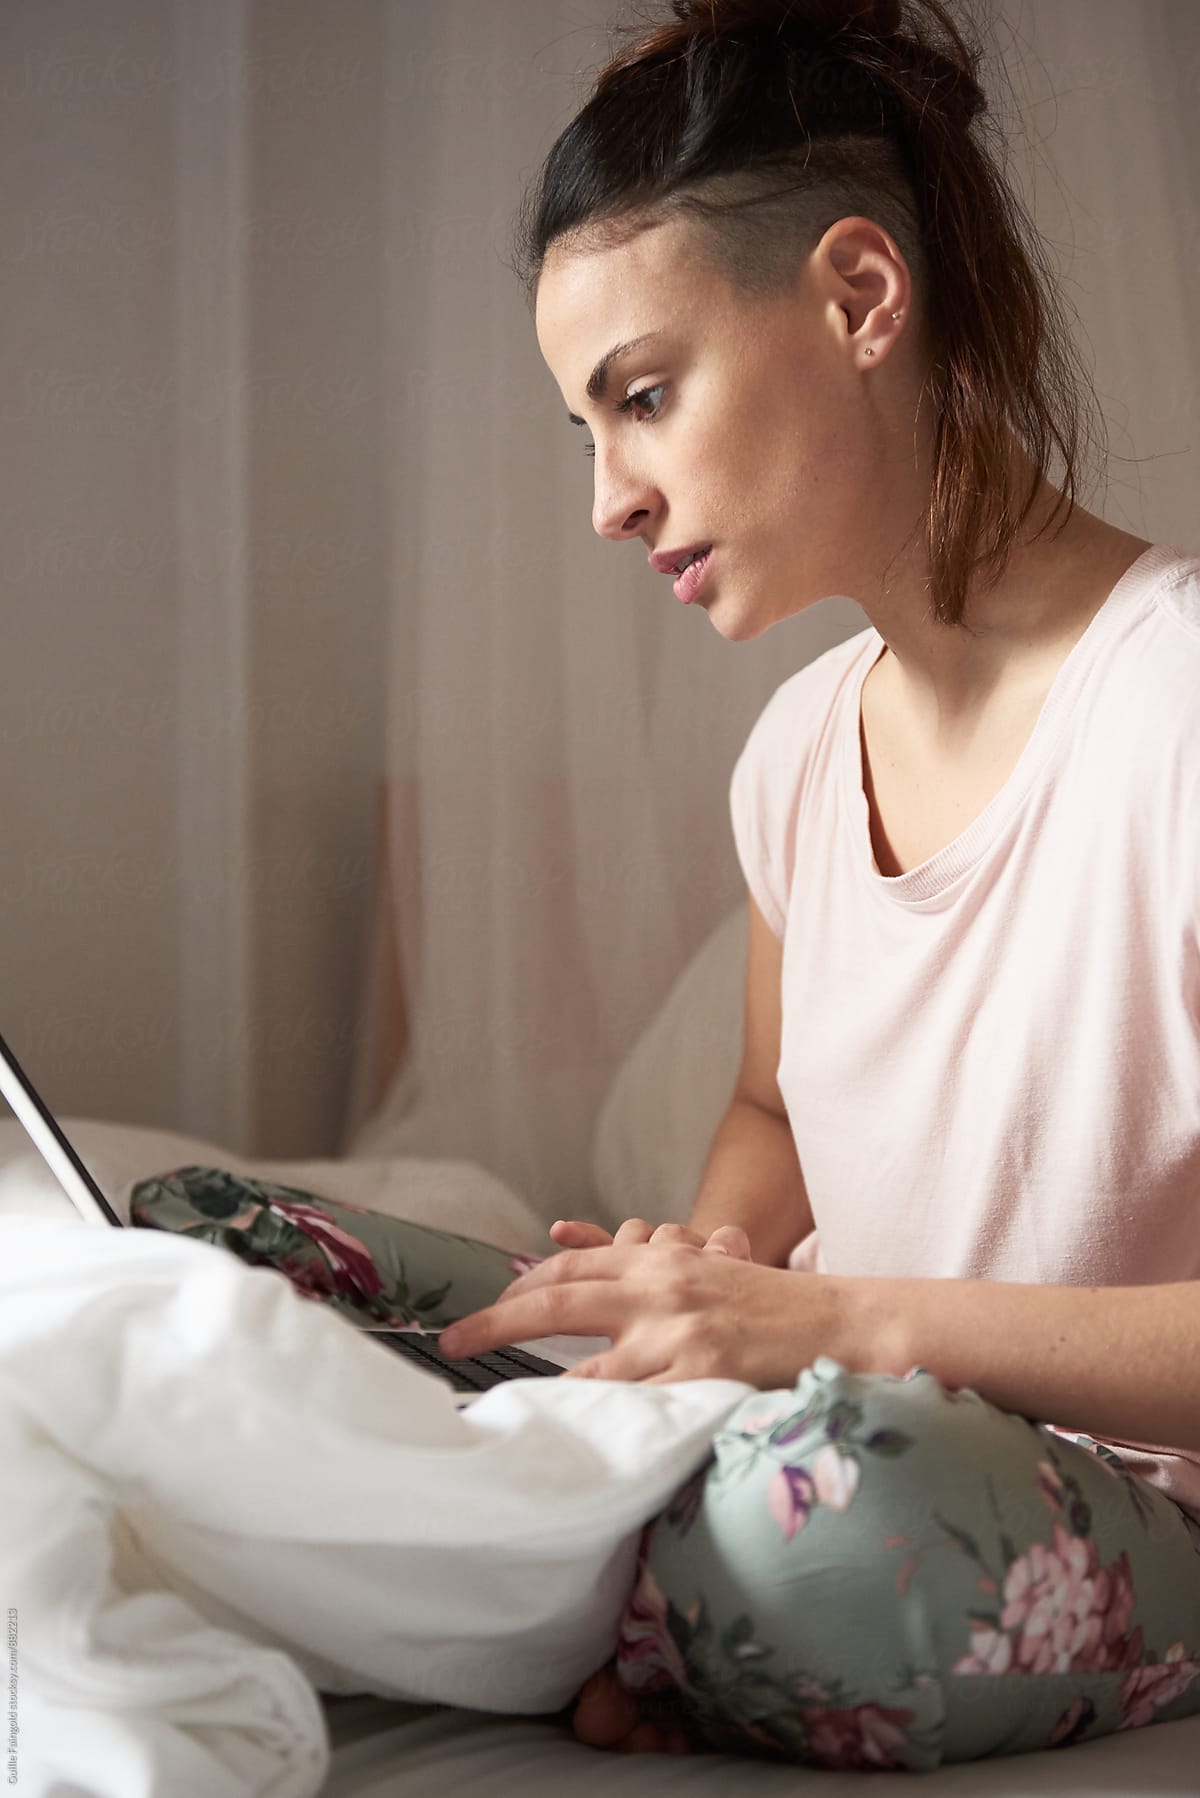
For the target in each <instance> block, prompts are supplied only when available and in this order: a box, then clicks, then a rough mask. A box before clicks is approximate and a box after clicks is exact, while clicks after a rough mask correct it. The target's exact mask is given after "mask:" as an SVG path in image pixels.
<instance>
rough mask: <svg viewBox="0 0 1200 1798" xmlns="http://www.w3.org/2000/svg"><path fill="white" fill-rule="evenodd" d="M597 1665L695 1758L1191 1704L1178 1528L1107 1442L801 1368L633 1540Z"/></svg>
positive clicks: (944, 1747) (1192, 1643)
mask: <svg viewBox="0 0 1200 1798" xmlns="http://www.w3.org/2000/svg"><path fill="white" fill-rule="evenodd" d="M617 1669H618V1673H619V1676H620V1678H621V1680H622V1683H623V1684H624V1685H626V1686H627V1687H629V1688H630V1689H631V1690H634V1691H637V1692H641V1693H645V1694H647V1696H648V1702H649V1706H650V1707H651V1708H652V1709H654V1710H656V1711H658V1712H659V1713H662V1712H666V1713H668V1714H670V1715H673V1716H675V1717H682V1720H683V1721H684V1722H685V1723H686V1724H687V1726H688V1728H689V1730H690V1731H691V1733H692V1734H693V1736H694V1737H697V1738H699V1739H700V1740H702V1741H703V1742H705V1743H706V1744H707V1745H708V1746H710V1747H712V1748H718V1749H722V1750H725V1751H729V1750H735V1751H736V1750H740V1751H742V1752H746V1751H750V1752H758V1753H760V1754H766V1755H769V1756H772V1757H775V1758H779V1759H782V1760H788V1761H795V1760H798V1761H806V1762H809V1763H811V1764H816V1765H820V1766H825V1767H842V1768H845V1767H860V1768H869V1767H893V1768H907V1769H910V1770H913V1771H927V1770H929V1769H931V1768H934V1767H936V1766H938V1765H940V1764H941V1763H942V1762H945V1761H965V1760H975V1759H979V1758H981V1757H984V1756H991V1755H1002V1754H1019V1753H1022V1752H1025V1751H1028V1750H1032V1749H1044V1748H1048V1747H1060V1746H1066V1745H1067V1744H1069V1743H1071V1742H1076V1741H1081V1740H1084V1739H1087V1738H1089V1737H1094V1736H1101V1735H1106V1734H1108V1733H1110V1732H1112V1731H1115V1730H1121V1729H1134V1728H1138V1727H1139V1726H1141V1725H1142V1724H1146V1723H1152V1722H1155V1721H1158V1720H1166V1719H1169V1718H1174V1717H1182V1716H1186V1715H1187V1714H1189V1713H1190V1712H1194V1711H1200V1523H1197V1522H1195V1521H1194V1520H1193V1519H1192V1518H1191V1517H1189V1516H1188V1514H1187V1513H1185V1512H1184V1511H1183V1510H1182V1509H1181V1508H1180V1507H1179V1506H1178V1505H1176V1504H1173V1503H1172V1502H1171V1500H1170V1499H1168V1498H1167V1497H1165V1496H1164V1495H1163V1494H1162V1493H1160V1492H1159V1491H1157V1490H1156V1489H1155V1488H1153V1487H1151V1486H1149V1485H1148V1484H1147V1483H1146V1482H1145V1481H1144V1480H1141V1479H1139V1478H1137V1477H1136V1476H1134V1475H1133V1474H1132V1473H1130V1472H1129V1471H1128V1470H1127V1469H1126V1468H1125V1467H1124V1466H1123V1464H1122V1463H1121V1461H1120V1460H1119V1458H1118V1457H1117V1456H1116V1455H1115V1454H1114V1453H1113V1452H1112V1451H1111V1450H1110V1449H1107V1448H1104V1447H1102V1446H1100V1445H1099V1444H1096V1443H1094V1442H1091V1440H1090V1439H1089V1438H1086V1437H1081V1438H1078V1439H1072V1440H1068V1439H1066V1438H1064V1437H1061V1436H1058V1435H1056V1434H1055V1433H1054V1432H1053V1431H1051V1430H1049V1429H1047V1428H1045V1427H1044V1426H1043V1425H1040V1424H1037V1423H1035V1422H1032V1421H1031V1420H1029V1419H1027V1418H1024V1417H1018V1416H1014V1415H1012V1414H1010V1413H1008V1412H1004V1411H1000V1410H998V1409H997V1408H996V1407H995V1406H994V1405H990V1404H988V1403H987V1402H986V1401H985V1400H983V1399H981V1398H980V1397H979V1396H978V1395H977V1394H976V1393H974V1392H970V1391H966V1390H963V1391H958V1392H950V1391H947V1390H946V1389H945V1388H944V1387H942V1386H941V1385H940V1384H939V1382H938V1381H937V1380H936V1379H935V1378H934V1376H933V1375H932V1374H931V1373H928V1372H926V1371H924V1370H923V1369H914V1370H913V1371H912V1372H911V1373H910V1374H908V1375H907V1376H905V1377H904V1378H902V1379H901V1378H898V1377H896V1376H893V1375H887V1374H850V1373H847V1372H846V1371H845V1369H843V1368H842V1367H840V1366H839V1365H838V1364H837V1363H836V1362H834V1361H830V1360H828V1359H826V1358H824V1357H821V1358H819V1359H818V1360H817V1361H816V1362H815V1363H814V1365H813V1366H812V1367H810V1368H807V1369H805V1371H804V1372H803V1373H801V1375H800V1378H799V1380H798V1382H797V1385H796V1387H795V1390H794V1391H790V1392H788V1391H780V1392H763V1393H757V1394H755V1395H754V1396H753V1397H752V1398H748V1399H747V1400H745V1402H744V1403H743V1404H742V1405H741V1406H739V1408H738V1409H737V1410H736V1411H735V1412H734V1413H733V1415H732V1416H731V1417H730V1418H729V1420H728V1422H727V1423H726V1424H725V1426H724V1427H723V1429H722V1430H721V1431H720V1432H719V1433H718V1435H717V1436H716V1437H715V1439H714V1444H713V1458H712V1460H711V1462H710V1463H709V1465H708V1466H707V1467H705V1468H703V1469H701V1471H700V1472H699V1473H697V1474H696V1475H695V1477H694V1478H693V1479H692V1480H691V1481H690V1482H689V1484H688V1485H687V1486H686V1487H685V1488H684V1489H683V1490H682V1491H681V1492H680V1493H678V1494H677V1496H676V1498H675V1499H674V1501H673V1502H672V1504H671V1505H670V1506H669V1507H668V1509H667V1510H666V1511H665V1512H664V1513H663V1514H662V1515H661V1516H659V1517H658V1518H656V1519H655V1520H654V1521H653V1522H652V1523H651V1524H649V1525H648V1526H647V1528H646V1530H645V1533H644V1536H643V1541H642V1552H641V1558H640V1563H639V1577H638V1581H637V1585H636V1587H635V1590H634V1593H633V1596H632V1598H631V1600H630V1603H629V1605H628V1607H627V1609H626V1612H625V1615H624V1618H623V1620H622V1625H621V1636H620V1645H619V1649H618V1656H617Z"/></svg>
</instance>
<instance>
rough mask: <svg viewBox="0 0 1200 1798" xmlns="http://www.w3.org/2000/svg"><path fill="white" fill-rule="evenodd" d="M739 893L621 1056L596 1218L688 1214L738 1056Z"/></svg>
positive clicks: (599, 1138)
mask: <svg viewBox="0 0 1200 1798" xmlns="http://www.w3.org/2000/svg"><path fill="white" fill-rule="evenodd" d="M748 939H749V923H748V918H747V907H746V903H745V901H744V900H743V901H742V902H741V904H739V906H738V907H737V910H736V911H734V912H731V913H730V914H729V916H728V917H727V918H726V919H724V921H723V922H722V923H721V924H719V925H718V926H717V928H716V930H714V931H713V933H712V935H711V936H710V937H709V938H708V940H707V941H706V942H705V943H704V944H703V945H702V946H701V948H700V949H698V950H697V952H696V954H695V955H694V956H693V958H692V960H691V961H690V962H689V963H688V965H687V967H686V968H685V969H684V971H683V973H682V974H681V975H680V976H679V979H678V980H677V981H676V982H675V985H674V986H673V987H672V988H671V991H670V993H669V994H668V996H667V998H666V1001H665V1003H664V1004H663V1006H662V1008H661V1010H660V1011H659V1012H658V1014H657V1016H656V1017H654V1018H653V1019H652V1020H651V1022H650V1023H649V1024H648V1025H647V1027H646V1029H645V1030H644V1031H643V1033H642V1035H641V1036H640V1037H639V1039H638V1041H637V1042H636V1043H635V1044H634V1047H633V1048H632V1049H631V1050H630V1052H629V1055H628V1056H627V1057H626V1059H625V1061H624V1062H623V1063H622V1064H621V1066H620V1068H619V1069H618V1071H617V1074H616V1077H615V1079H614V1080H613V1083H612V1086H611V1087H610V1089H609V1092H608V1096H607V1098H606V1099H605V1101H604V1104H603V1106H602V1108H601V1111H600V1115H599V1119H598V1120H597V1124H596V1134H595V1137H594V1139H593V1144H592V1182H593V1185H594V1187H595V1190H596V1193H597V1195H598V1198H599V1204H600V1210H599V1215H598V1217H597V1220H596V1221H597V1222H599V1223H602V1224H604V1225H605V1227H606V1228H608V1229H610V1230H611V1229H614V1228H615V1227H616V1225H617V1224H619V1223H621V1222H623V1221H624V1219H625V1218H627V1217H644V1218H647V1219H648V1220H649V1221H650V1222H652V1223H665V1222H668V1221H670V1222H675V1223H686V1221H687V1218H688V1214H689V1213H690V1211H691V1209H692V1204H693V1202H694V1200H695V1197H696V1192H697V1190H698V1188H699V1185H700V1176H701V1174H702V1173H703V1171H704V1164H705V1162H706V1161H707V1159H708V1151H709V1149H710V1148H711V1146H712V1139H713V1137H714V1135H715V1134H716V1129H717V1125H718V1124H719V1123H720V1121H721V1119H722V1117H723V1116H724V1114H725V1111H726V1108H727V1107H728V1105H729V1101H730V1099H731V1098H732V1096H733V1088H734V1083H735V1081H736V1079H737V1073H738V1068H739V1067H740V1066H741V1059H742V1027H743V1020H742V1007H743V1000H744V994H745V983H746V951H747V945H748Z"/></svg>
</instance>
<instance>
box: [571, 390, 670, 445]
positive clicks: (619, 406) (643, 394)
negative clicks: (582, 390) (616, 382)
mask: <svg viewBox="0 0 1200 1798" xmlns="http://www.w3.org/2000/svg"><path fill="white" fill-rule="evenodd" d="M665 392H666V387H665V386H664V384H663V383H662V382H661V381H658V382H656V383H655V384H654V385H653V386H652V387H639V388H638V390H637V392H636V393H628V394H626V396H625V398H624V399H623V400H618V401H617V403H616V405H615V406H614V407H613V411H614V412H629V413H632V415H633V417H634V418H635V419H636V420H637V421H638V423H639V424H645V425H650V424H653V423H654V420H655V419H656V418H657V417H658V414H659V411H660V410H661V407H662V400H661V397H660V398H658V399H655V402H654V406H653V409H650V407H649V401H650V400H651V399H652V398H653V397H654V396H655V395H656V394H657V395H660V396H661V395H662V394H663V393H665ZM643 401H645V402H646V403H647V404H646V409H645V410H643V405H642V402H643ZM583 453H584V455H585V456H591V457H593V458H594V457H595V454H596V446H595V444H594V443H589V444H588V445H587V447H586V448H585V450H584V452H583Z"/></svg>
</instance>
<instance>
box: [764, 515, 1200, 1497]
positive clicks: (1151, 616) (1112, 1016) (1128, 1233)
mask: <svg viewBox="0 0 1200 1798" xmlns="http://www.w3.org/2000/svg"><path fill="white" fill-rule="evenodd" d="M883 647H884V643H883V638H882V637H881V636H880V635H879V633H878V632H877V631H875V630H867V631H863V632H861V633H860V634H859V635H858V636H855V637H853V638H851V639H850V641H849V642H847V643H842V644H839V645H838V646H837V647H836V648H835V649H832V650H829V651H828V652H827V653H826V654H825V655H823V656H821V657H819V658H818V660H817V661H815V662H813V663H812V664H811V665H810V666H808V667H806V668H802V669H801V670H800V671H799V673H797V674H794V675H792V676H791V678H790V679H789V680H786V681H784V683H783V685H782V686H781V687H779V688H778V689H777V691H776V692H775V693H774V694H773V695H772V697H771V699H770V700H769V701H768V703H767V705H766V707H765V708H764V710H763V712H762V713H761V715H760V717H759V718H758V720H757V722H756V723H755V725H754V728H753V729H752V731H751V732H750V736H749V738H748V739H747V742H746V746H745V748H744V749H743V751H742V754H741V756H740V757H739V759H738V762H737V765H736V767H735V768H734V771H733V776H732V781H731V786H730V807H731V812H732V818H733V831H734V839H735V842H736V845H737V851H738V856H739V859H740V861H741V864H742V870H743V872H744V874H745V877H746V882H747V884H748V886H749V888H750V891H751V893H752V894H753V895H754V898H755V900H756V901H757V903H758V906H759V908H760V910H761V911H762V913H763V915H764V917H765V918H766V920H767V922H768V924H769V925H770V927H771V929H772V930H773V931H774V932H775V934H776V935H777V936H779V937H780V938H782V940H783V984H782V1008H783V1030H782V1041H781V1052H780V1060H779V1068H778V1080H779V1087H780V1091H781V1093H782V1095H783V1098H784V1102H785V1104H786V1105H787V1109H788V1116H789V1119H790V1121H791V1126H792V1133H793V1136H794V1138H795V1142H796V1149H797V1154H798V1156H799V1160H800V1165H801V1168H802V1170H803V1173H804V1179H805V1184H806V1186H807V1189H808V1194H809V1198H810V1200H811V1202H812V1209H813V1217H814V1219H815V1222H816V1226H817V1237H818V1239H819V1248H818V1245H816V1244H814V1243H813V1241H812V1239H811V1238H810V1239H809V1241H808V1244H807V1255H806V1250H805V1248H803V1247H801V1248H800V1249H799V1250H798V1253H797V1255H796V1257H795V1258H794V1263H793V1264H794V1265H806V1264H807V1265H815V1266H816V1267H817V1268H818V1269H822V1270H827V1271H829V1272H832V1273H844V1274H876V1275H891V1276H897V1277H904V1276H943V1277H947V1278H951V1279H954V1278H958V1279H991V1280H1011V1281H1019V1282H1027V1283H1035V1282H1036V1283H1045V1284H1049V1285H1064V1286H1076V1285H1097V1286H1099V1285H1110V1286H1115V1285H1126V1286H1128V1285H1143V1284H1157V1283H1163V1282H1169V1281H1180V1280H1200V556H1197V555H1191V554H1188V553H1186V552H1184V551H1182V550H1179V549H1176V548H1173V547H1171V546H1169V545H1166V544H1156V545H1154V546H1153V547H1152V548H1151V549H1148V550H1146V551H1145V552H1144V553H1143V555H1142V556H1141V557H1140V558H1139V559H1138V561H1137V562H1135V563H1134V565H1133V566H1132V568H1130V569H1129V570H1128V571H1127V573H1126V574H1125V575H1123V576H1122V578H1121V580H1120V581H1119V582H1118V583H1117V585H1116V586H1115V587H1114V588H1113V590H1112V592H1111V593H1110V595H1109V597H1108V599H1107V600H1106V601H1105V603H1104V605H1103V606H1102V607H1101V609H1100V611H1099V612H1098V613H1097V614H1096V616H1095V617H1094V618H1093V619H1092V622H1091V624H1090V625H1089V626H1088V628H1087V630H1086V631H1085V632H1084V634H1083V636H1082V637H1081V638H1080V639H1079V641H1078V643H1076V645H1075V647H1074V648H1073V649H1072V651H1071V653H1070V654H1069V655H1068V657H1067V658H1066V660H1065V662H1064V663H1063V665H1062V667H1061V668H1060V669H1059V672H1058V674H1057V676H1056V678H1055V681H1054V684H1053V686H1052V687H1051V689H1050V693H1049V695H1048V697H1047V699H1046V701H1045V704H1044V706H1043V708H1042V711H1041V714H1040V716H1039V718H1038V721H1037V723H1036V725H1035V727H1034V729H1033V733H1032V735H1031V736H1030V738H1029V741H1028V743H1027V744H1026V746H1025V749H1024V751H1023V753H1022V755H1021V758H1020V760H1019V761H1018V763H1017V765H1016V767H1015V768H1014V769H1013V772H1012V774H1011V775H1010V776H1009V778H1008V780H1007V782H1006V783H1005V785H1004V787H1003V788H1002V789H1001V791H1000V792H999V793H997V795H996V796H995V798H994V799H993V800H992V801H991V803H990V804H989V805H988V806H987V807H986V808H985V809H984V811H983V812H981V813H980V815H979V817H977V818H976V819H975V821H974V823H972V824H971V825H969V826H968V828H967V829H966V830H964V831H963V833H962V835H961V836H958V837H956V838H955V840H954V841H953V842H952V843H950V844H948V845H947V846H946V847H945V848H944V849H942V850H939V852H938V853H937V854H936V855H934V856H931V857H930V859H929V860H928V861H925V862H922V863H921V865H920V866H919V867H917V868H913V869H911V870H910V871H909V872H908V873H905V874H901V875H898V876H896V877H895V878H888V877H885V876H883V875H881V874H880V873H879V871H878V869H877V867H876V865H875V859H874V855H873V853H872V849H871V839H870V828H869V821H868V810H867V801H866V796H865V794H864V792H863V783H862V753H861V746H860V740H859V725H860V716H861V714H860V695H861V692H862V687H863V682H864V679H865V677H866V674H867V671H868V669H869V668H870V667H871V666H872V664H873V663H874V662H875V661H877V660H878V658H879V655H880V654H881V652H882V650H883ZM814 1249H816V1250H817V1253H816V1256H815V1261H814V1260H813V1259H812V1251H813V1250H814ZM935 1371H936V1370H935ZM1179 1371H1180V1378H1181V1379H1189V1380H1195V1381H1196V1382H1197V1387H1198V1402H1200V1369H1197V1368H1194V1367H1188V1368H1181V1369H1180V1370H1179ZM1056 1422H1057V1423H1058V1425H1059V1426H1060V1427H1061V1428H1062V1430H1063V1433H1064V1434H1069V1433H1071V1432H1070V1420H1069V1419H1066V1418H1064V1419H1061V1420H1056ZM1112 1446H1113V1447H1114V1448H1116V1449H1117V1450H1118V1451H1119V1452H1120V1453H1121V1455H1122V1458H1123V1459H1124V1460H1125V1461H1126V1462H1127V1463H1128V1464H1129V1465H1130V1466H1132V1467H1133V1468H1134V1469H1135V1470H1136V1471H1137V1472H1138V1473H1140V1474H1142V1475H1144V1476H1145V1477H1147V1478H1149V1479H1150V1480H1152V1481H1153V1483H1154V1484H1155V1485H1157V1486H1160V1487H1161V1488H1162V1489H1163V1490H1164V1491H1166V1492H1168V1493H1170V1495H1171V1496H1172V1497H1173V1498H1174V1499H1175V1500H1176V1501H1177V1502H1179V1503H1181V1504H1183V1505H1185V1506H1186V1507H1187V1508H1188V1509H1189V1510H1190V1511H1192V1512H1193V1513H1195V1514H1196V1515H1198V1516H1200V1456H1195V1455H1193V1456H1185V1455H1178V1454H1172V1453H1170V1452H1168V1451H1167V1450H1165V1449H1159V1448H1155V1447H1153V1445H1147V1444H1137V1445H1131V1444H1126V1443H1113V1445H1112Z"/></svg>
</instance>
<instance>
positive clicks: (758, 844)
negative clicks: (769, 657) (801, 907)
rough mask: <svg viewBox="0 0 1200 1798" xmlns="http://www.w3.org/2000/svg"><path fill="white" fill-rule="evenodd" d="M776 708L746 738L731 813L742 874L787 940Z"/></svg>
mask: <svg viewBox="0 0 1200 1798" xmlns="http://www.w3.org/2000/svg"><path fill="white" fill-rule="evenodd" d="M773 720H774V706H773V704H772V702H770V701H769V702H768V704H767V705H766V707H765V709H764V710H763V711H762V712H761V713H760V715H759V718H758V720H757V722H756V723H755V725H754V728H753V729H752V730H751V732H750V735H749V737H748V738H747V739H746V745H745V748H744V749H743V750H742V753H741V754H740V756H739V757H738V759H737V761H736V763H735V764H734V769H733V774H732V776H731V777H730V782H729V813H730V818H731V820H732V824H733V841H734V847H735V848H736V849H737V856H738V861H739V862H740V863H741V866H742V874H743V876H744V878H745V881H746V885H747V887H749V889H750V893H751V896H752V898H753V899H754V902H755V904H756V905H757V906H758V909H759V911H760V912H761V913H762V915H763V917H764V918H765V919H766V920H767V923H768V924H769V925H770V927H771V930H772V931H773V932H774V934H775V935H776V936H777V937H778V938H779V940H780V941H781V942H782V940H783V932H784V926H785V924H786V922H787V878H786V873H785V870H784V868H783V845H784V831H783V828H782V820H781V819H779V818H776V817H775V816H774V812H775V805H774V803H773V797H774V795H775V794H777V792H778V789H779V784H780V783H779V770H778V768H777V767H776V766H775V764H774V760H773V757H772V744H773V741H774V738H775V732H774V731H773V729H772V723H773Z"/></svg>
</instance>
